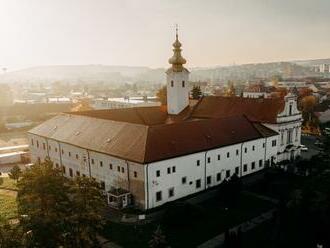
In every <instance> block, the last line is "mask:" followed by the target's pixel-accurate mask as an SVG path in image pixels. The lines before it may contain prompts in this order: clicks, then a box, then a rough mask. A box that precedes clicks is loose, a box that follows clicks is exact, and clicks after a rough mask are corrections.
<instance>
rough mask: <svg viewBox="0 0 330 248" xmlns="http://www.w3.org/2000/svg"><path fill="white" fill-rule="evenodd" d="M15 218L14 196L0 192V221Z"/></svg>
mask: <svg viewBox="0 0 330 248" xmlns="http://www.w3.org/2000/svg"><path fill="white" fill-rule="evenodd" d="M16 216H17V204H16V196H15V195H14V194H11V193H7V192H4V191H2V190H0V220H1V219H11V218H15V217H16Z"/></svg>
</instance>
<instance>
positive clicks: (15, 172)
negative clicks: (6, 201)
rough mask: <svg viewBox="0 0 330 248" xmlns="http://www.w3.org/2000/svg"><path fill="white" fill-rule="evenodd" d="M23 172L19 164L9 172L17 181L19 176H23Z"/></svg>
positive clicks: (10, 176)
mask: <svg viewBox="0 0 330 248" xmlns="http://www.w3.org/2000/svg"><path fill="white" fill-rule="evenodd" d="M21 174H22V170H21V168H19V166H18V165H15V166H14V167H13V168H12V169H11V170H10V173H9V174H8V175H9V178H11V179H13V180H16V182H17V181H18V179H19V177H20V176H21Z"/></svg>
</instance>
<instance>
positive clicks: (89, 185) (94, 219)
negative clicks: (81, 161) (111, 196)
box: [67, 177, 106, 247]
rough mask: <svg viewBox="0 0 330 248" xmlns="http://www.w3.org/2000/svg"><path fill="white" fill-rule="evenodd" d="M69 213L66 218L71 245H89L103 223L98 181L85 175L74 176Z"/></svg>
mask: <svg viewBox="0 0 330 248" xmlns="http://www.w3.org/2000/svg"><path fill="white" fill-rule="evenodd" d="M70 196H71V214H70V217H69V218H68V220H69V227H70V235H69V236H68V239H67V242H68V243H69V244H70V245H71V246H72V247H91V246H93V245H95V244H96V243H97V239H96V235H97V233H98V231H99V230H100V229H101V228H102V226H103V224H104V218H103V215H104V210H105V206H106V203H105V198H104V196H103V195H102V192H101V190H100V188H99V183H97V182H96V181H95V180H94V179H91V178H87V177H76V178H75V179H74V180H73V182H72V184H71V191H70Z"/></svg>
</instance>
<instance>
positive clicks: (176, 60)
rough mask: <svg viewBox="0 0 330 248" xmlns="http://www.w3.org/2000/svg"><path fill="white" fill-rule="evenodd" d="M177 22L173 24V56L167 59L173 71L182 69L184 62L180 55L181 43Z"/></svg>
mask: <svg viewBox="0 0 330 248" xmlns="http://www.w3.org/2000/svg"><path fill="white" fill-rule="evenodd" d="M178 33H179V32H178V24H176V25H175V41H174V43H173V47H174V49H173V52H174V54H173V56H172V57H171V58H170V59H169V60H168V62H169V63H170V64H171V65H172V69H173V71H176V72H179V71H182V70H183V66H182V65H183V64H185V63H186V60H185V59H184V58H183V57H182V55H181V51H182V49H181V46H182V45H181V43H180V41H179V34H178Z"/></svg>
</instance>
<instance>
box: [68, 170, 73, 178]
mask: <svg viewBox="0 0 330 248" xmlns="http://www.w3.org/2000/svg"><path fill="white" fill-rule="evenodd" d="M69 175H70V177H73V172H72V169H71V168H69Z"/></svg>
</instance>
